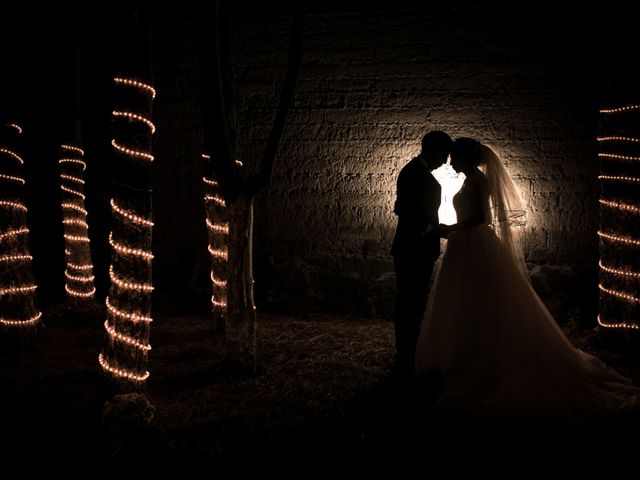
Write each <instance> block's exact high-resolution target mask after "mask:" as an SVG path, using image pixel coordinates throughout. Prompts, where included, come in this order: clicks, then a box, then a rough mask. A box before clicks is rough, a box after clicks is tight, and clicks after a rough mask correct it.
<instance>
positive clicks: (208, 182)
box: [202, 177, 218, 187]
mask: <svg viewBox="0 0 640 480" xmlns="http://www.w3.org/2000/svg"><path fill="white" fill-rule="evenodd" d="M202 181H203V182H204V183H205V184H206V185H209V186H211V187H217V186H218V182H216V181H215V180H212V179H211V178H207V177H202Z"/></svg>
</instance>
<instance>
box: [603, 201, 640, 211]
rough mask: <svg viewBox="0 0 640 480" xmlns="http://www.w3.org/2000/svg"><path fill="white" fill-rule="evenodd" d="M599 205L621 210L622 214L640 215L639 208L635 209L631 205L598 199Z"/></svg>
mask: <svg viewBox="0 0 640 480" xmlns="http://www.w3.org/2000/svg"><path fill="white" fill-rule="evenodd" d="M600 203H601V204H602V205H604V206H605V207H609V208H617V209H618V210H622V211H624V212H631V213H640V207H636V206H635V205H631V204H629V203H623V202H612V201H611V200H605V199H603V198H601V199H600Z"/></svg>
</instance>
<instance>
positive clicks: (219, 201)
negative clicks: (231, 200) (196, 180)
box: [204, 195, 227, 207]
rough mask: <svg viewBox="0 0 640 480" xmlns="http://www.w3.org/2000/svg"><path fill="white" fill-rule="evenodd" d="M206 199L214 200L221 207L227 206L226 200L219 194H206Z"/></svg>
mask: <svg viewBox="0 0 640 480" xmlns="http://www.w3.org/2000/svg"><path fill="white" fill-rule="evenodd" d="M204 199H205V200H206V201H208V202H214V203H216V204H218V205H219V206H221V207H226V206H227V204H226V202H225V201H224V198H222V197H218V196H217V195H205V196H204Z"/></svg>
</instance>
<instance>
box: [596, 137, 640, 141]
mask: <svg viewBox="0 0 640 480" xmlns="http://www.w3.org/2000/svg"><path fill="white" fill-rule="evenodd" d="M598 141H599V142H625V143H639V142H640V138H635V137H616V136H613V137H598Z"/></svg>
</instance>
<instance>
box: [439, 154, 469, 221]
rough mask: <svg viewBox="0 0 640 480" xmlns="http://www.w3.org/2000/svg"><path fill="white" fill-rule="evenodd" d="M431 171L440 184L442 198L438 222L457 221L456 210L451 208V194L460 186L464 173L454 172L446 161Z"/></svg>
mask: <svg viewBox="0 0 640 480" xmlns="http://www.w3.org/2000/svg"><path fill="white" fill-rule="evenodd" d="M432 173H433V176H434V177H436V180H438V182H439V183H440V185H441V186H442V198H441V202H440V210H438V217H439V218H440V223H444V224H446V225H452V224H454V223H456V221H457V218H456V211H455V210H454V208H453V196H454V195H455V194H456V192H457V191H458V190H460V188H461V187H462V183H463V182H464V174H462V173H456V171H455V170H454V169H453V168H452V167H451V165H449V164H448V163H445V164H444V165H442V166H441V167H440V168H438V169H437V170H434V171H433V172H432Z"/></svg>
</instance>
